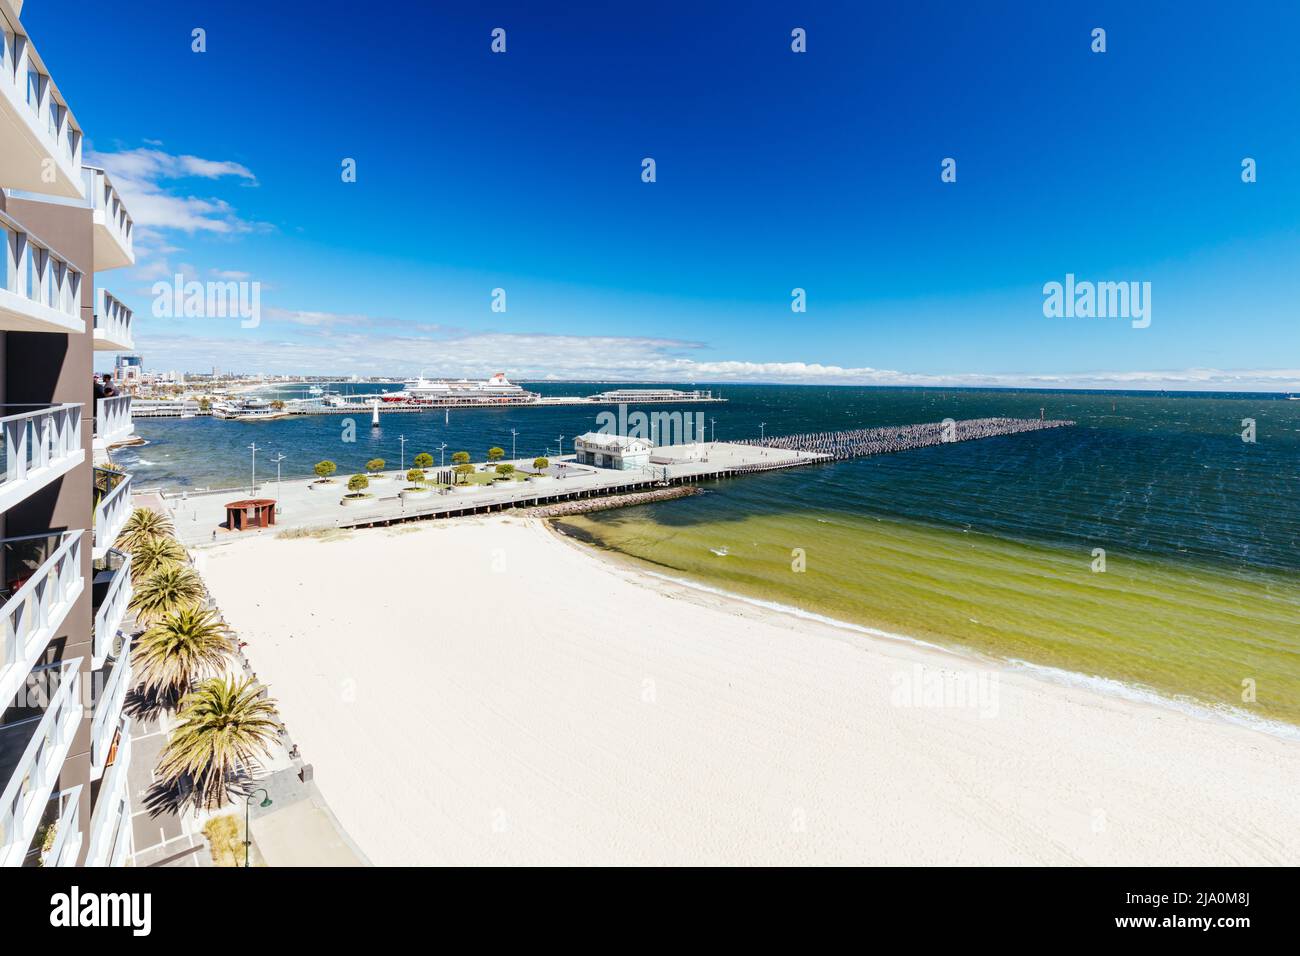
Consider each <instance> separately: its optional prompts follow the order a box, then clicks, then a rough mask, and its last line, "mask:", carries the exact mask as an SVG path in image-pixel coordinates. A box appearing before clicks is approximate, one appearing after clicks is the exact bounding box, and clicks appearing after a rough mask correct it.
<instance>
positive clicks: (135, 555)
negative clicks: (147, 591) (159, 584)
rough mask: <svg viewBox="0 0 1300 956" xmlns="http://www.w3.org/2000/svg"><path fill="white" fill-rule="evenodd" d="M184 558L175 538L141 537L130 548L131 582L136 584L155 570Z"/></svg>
mask: <svg viewBox="0 0 1300 956" xmlns="http://www.w3.org/2000/svg"><path fill="white" fill-rule="evenodd" d="M184 560H185V549H184V548H182V547H181V546H180V543H179V542H178V541H177V540H176V539H175V538H161V537H160V538H143V539H141V540H140V541H139V543H137V544H136V545H135V547H133V548H132V549H131V583H132V584H133V585H138V584H139V583H140V582H141V581H143V580H144V579H145V578H147V577H149V576H150V575H151V574H153V573H154V572H155V571H159V570H161V569H162V568H165V567H167V566H168V565H172V564H179V563H181V562H183V561H184Z"/></svg>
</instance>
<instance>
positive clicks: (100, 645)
mask: <svg viewBox="0 0 1300 956" xmlns="http://www.w3.org/2000/svg"><path fill="white" fill-rule="evenodd" d="M104 561H105V565H106V566H105V567H104V569H103V570H99V571H96V572H95V587H96V589H98V586H99V580H100V578H101V576H102V577H107V578H108V585H107V587H106V588H105V589H104V594H103V596H102V597H101V598H100V600H99V606H98V607H96V608H95V638H94V644H93V645H92V647H93V652H92V654H91V661H90V666H91V667H94V668H100V667H103V666H104V662H105V661H106V660H108V656H109V655H110V654H112V653H113V645H114V643H115V642H116V640H117V629H118V628H119V627H120V626H121V625H122V619H123V618H124V617H126V607H127V605H128V604H130V603H131V595H132V594H133V593H134V592H133V591H132V589H131V555H129V554H127V553H125V552H123V551H118V550H116V549H114V548H109V549H108V553H107V554H105V555H104Z"/></svg>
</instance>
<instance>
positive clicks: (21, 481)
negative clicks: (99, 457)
mask: <svg viewBox="0 0 1300 956" xmlns="http://www.w3.org/2000/svg"><path fill="white" fill-rule="evenodd" d="M85 460H86V452H85V450H84V449H83V448H82V447H81V405H80V404H76V405H73V404H65V405H0V512H3V511H5V510H6V509H8V508H11V507H13V506H14V505H16V504H17V503H18V502H20V501H23V500H25V499H26V498H28V497H29V496H30V495H32V494H34V493H35V492H37V491H39V490H40V489H42V488H44V487H45V486H46V485H48V484H49V483H50V482H52V481H55V480H57V479H58V478H60V477H62V476H63V475H66V474H67V473H68V472H69V471H71V470H72V469H73V468H75V467H77V466H78V465H80V464H81V463H82V462H83V461H85Z"/></svg>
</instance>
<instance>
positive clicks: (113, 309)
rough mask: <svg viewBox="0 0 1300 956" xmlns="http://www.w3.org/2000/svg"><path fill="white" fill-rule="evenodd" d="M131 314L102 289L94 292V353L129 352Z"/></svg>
mask: <svg viewBox="0 0 1300 956" xmlns="http://www.w3.org/2000/svg"><path fill="white" fill-rule="evenodd" d="M131 315H132V312H131V310H130V309H128V308H127V307H126V306H125V305H123V304H122V303H121V302H120V301H119V300H118V299H115V298H113V297H112V296H111V295H109V294H108V293H107V292H105V291H104V290H103V289H96V290H95V351H96V352H129V351H131V350H132V349H133V348H135V342H134V341H133V340H132V338H131Z"/></svg>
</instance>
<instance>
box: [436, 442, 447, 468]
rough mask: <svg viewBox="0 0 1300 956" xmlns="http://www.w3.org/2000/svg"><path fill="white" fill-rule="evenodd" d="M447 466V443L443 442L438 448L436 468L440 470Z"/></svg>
mask: <svg viewBox="0 0 1300 956" xmlns="http://www.w3.org/2000/svg"><path fill="white" fill-rule="evenodd" d="M445 464H447V443H446V442H443V443H442V444H441V445H439V446H438V467H439V468H441V467H443V466H444V465H445Z"/></svg>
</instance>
